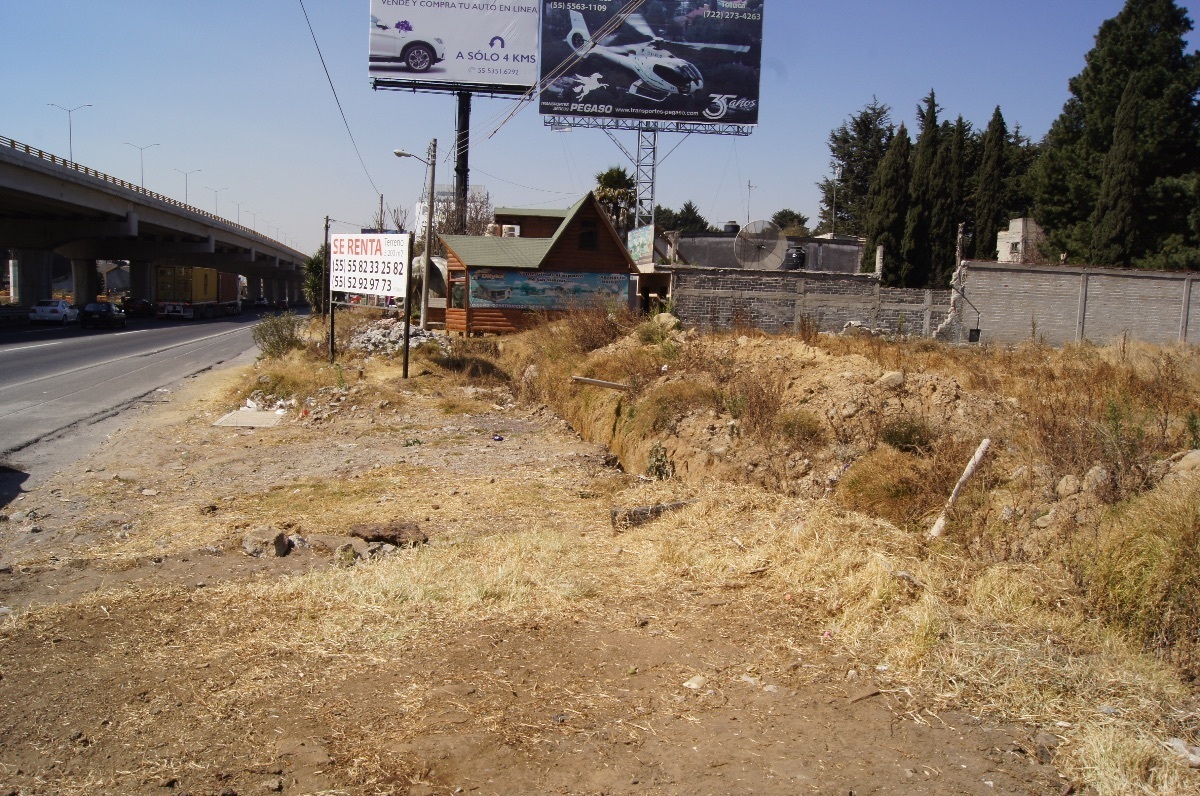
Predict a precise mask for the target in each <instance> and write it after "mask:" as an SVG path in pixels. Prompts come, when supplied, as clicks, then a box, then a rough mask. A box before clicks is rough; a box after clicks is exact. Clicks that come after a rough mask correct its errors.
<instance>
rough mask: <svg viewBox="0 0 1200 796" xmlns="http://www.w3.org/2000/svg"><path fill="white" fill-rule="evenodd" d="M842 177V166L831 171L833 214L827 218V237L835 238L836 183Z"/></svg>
mask: <svg viewBox="0 0 1200 796" xmlns="http://www.w3.org/2000/svg"><path fill="white" fill-rule="evenodd" d="M841 179H842V167H841V166H838V167H837V171H835V172H834V173H833V216H832V217H831V218H830V220H829V238H830V240H837V184H838V181H839V180H841Z"/></svg>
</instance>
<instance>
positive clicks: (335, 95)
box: [300, 0, 380, 196]
mask: <svg viewBox="0 0 1200 796" xmlns="http://www.w3.org/2000/svg"><path fill="white" fill-rule="evenodd" d="M300 10H301V11H303V12H304V21H305V22H307V23H308V32H309V33H310V34H312V40H313V46H314V47H316V48H317V56H318V57H319V58H320V59H321V68H322V69H324V70H325V79H326V80H327V81H329V90H330V91H332V92H333V101H334V102H335V103H337V107H338V113H340V114H341V115H342V123H343V124H344V125H346V135H348V136H350V145H351V146H353V147H354V154H356V155H358V162H359V164H360V165H361V166H362V168H363V173H364V174H366V175H367V182H369V183H371V188H372V189H373V190H374V191H375V195H376V196H379V194H380V191H379V189H378V188H377V187H375V180H373V179H371V172H370V171H368V170H367V164H366V162H365V161H364V160H363V156H362V152H360V151H359V150H358V142H357V141H355V140H354V133H353V132H352V131H351V130H350V121H349V120H348V119H347V118H346V111H345V110H344V109H343V108H342V101H341V99H339V98H338V93H337V89H336V88H334V86H333V78H332V77H330V75H329V67H328V66H326V65H325V55H324V54H323V53H322V52H321V45H320V44H319V43H318V42H317V33H316V31H314V30H313V26H312V20H311V19H309V18H308V9H307V8H305V7H304V0H300Z"/></svg>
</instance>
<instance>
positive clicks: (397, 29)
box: [370, 0, 538, 93]
mask: <svg viewBox="0 0 1200 796" xmlns="http://www.w3.org/2000/svg"><path fill="white" fill-rule="evenodd" d="M537 38H538V5H537V2H536V0H512V2H508V3H493V2H485V3H474V2H451V1H450V0H371V38H370V48H371V49H370V76H371V78H372V79H373V80H375V81H376V82H377V83H379V84H385V85H392V86H397V87H401V86H404V87H408V86H411V87H417V88H431V89H435V90H436V89H438V88H444V89H446V90H453V89H455V88H456V87H460V86H466V87H471V88H478V89H482V90H494V91H497V92H500V93H522V92H524V91H525V90H527V89H528V88H529V87H530V86H532V85H533V84H534V83H536V82H537V74H538V67H537V55H538V53H537Z"/></svg>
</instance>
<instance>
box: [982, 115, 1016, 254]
mask: <svg viewBox="0 0 1200 796" xmlns="http://www.w3.org/2000/svg"><path fill="white" fill-rule="evenodd" d="M1008 147H1009V140H1008V126H1007V125H1006V124H1005V123H1004V115H1003V114H1002V113H1000V106H999V105H997V106H996V110H995V111H994V112H993V113H992V120H991V121H990V122H988V127H987V131H986V132H985V133H984V134H983V160H982V162H981V163H980V164H979V181H978V187H977V188H976V191H975V233H974V243H975V246H974V254H975V257H976V259H980V260H994V259H996V235H997V234H998V233H999V232H1000V231H1001V230H1003V229H1005V228H1006V225H1005V223H1004V222H1005V221H1007V219H1006V218H1005V216H1006V215H1007V212H1006V208H1005V180H1006V178H1007V176H1008V175H1007V155H1008Z"/></svg>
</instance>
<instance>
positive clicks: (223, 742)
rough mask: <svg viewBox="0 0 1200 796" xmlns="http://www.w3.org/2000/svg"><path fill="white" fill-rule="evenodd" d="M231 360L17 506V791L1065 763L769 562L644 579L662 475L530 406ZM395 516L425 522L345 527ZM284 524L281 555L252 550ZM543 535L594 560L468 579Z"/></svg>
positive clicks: (843, 772)
mask: <svg viewBox="0 0 1200 796" xmlns="http://www.w3.org/2000/svg"><path fill="white" fill-rule="evenodd" d="M239 378H243V376H241V375H239V374H238V373H235V372H231V371H221V372H217V373H212V374H206V375H205V376H202V377H200V378H197V379H195V380H192V381H190V382H189V383H188V384H186V385H184V386H182V387H181V388H180V389H178V390H176V391H174V392H171V393H169V394H166V395H165V396H164V397H165V400H164V402H163V403H161V404H159V405H146V406H141V407H138V408H135V409H132V410H130V414H129V415H128V419H127V422H126V423H124V425H123V428H122V429H121V430H120V431H119V432H118V433H115V434H113V435H112V436H111V438H110V439H108V440H107V441H106V442H105V443H104V445H103V446H101V448H100V449H99V450H98V451H97V452H96V453H95V454H94V455H92V456H91V457H89V458H88V459H86V460H84V461H81V462H79V463H78V464H77V465H74V466H73V467H71V468H70V469H68V470H67V471H64V472H62V473H60V474H59V475H58V476H57V477H55V478H54V479H52V480H51V482H49V483H47V484H45V485H43V486H41V487H39V488H37V489H36V491H34V492H31V493H27V494H25V495H23V496H21V499H19V500H16V501H14V502H13V503H11V504H10V505H9V506H7V507H3V508H0V514H3V515H4V516H5V521H4V522H0V606H3V607H4V608H7V609H9V610H8V611H7V612H4V613H5V614H6V615H5V616H0V796H10V795H12V794H21V795H22V796H28V795H29V794H82V793H88V794H98V793H105V794H176V795H177V796H178V794H192V796H200V795H201V794H214V795H216V794H220V795H221V796H232V795H233V794H246V795H248V794H265V793H272V792H275V793H284V794H377V793H388V794H409V795H410V796H418V795H421V794H457V793H467V794H480V795H481V796H482V795H483V794H518V793H537V794H612V795H614V796H615V795H616V794H696V795H697V796H698V795H699V794H789V795H791V794H806V793H812V794H828V795H829V796H832V795H833V794H840V795H841V796H847V794H850V795H857V796H865V794H899V793H904V794H914V793H930V794H999V793H1021V794H1059V793H1064V792H1072V786H1071V784H1070V783H1068V782H1066V780H1064V779H1063V778H1061V777H1060V776H1059V774H1058V772H1057V771H1056V769H1055V767H1054V765H1053V757H1054V754H1055V747H1056V745H1057V743H1058V740H1057V739H1056V738H1055V737H1054V736H1053V734H1052V733H1050V732H1047V731H1046V729H1045V728H1034V727H1025V726H1014V725H1010V724H1005V723H1000V722H997V721H996V720H995V719H993V718H989V717H988V716H971V715H965V714H962V713H952V712H938V711H937V710H935V709H933V708H932V707H930V706H931V705H933V704H934V703H935V700H934V699H932V695H929V694H924V693H921V692H920V690H919V689H916V688H915V687H913V686H910V685H906V684H904V683H898V682H895V681H894V680H893V679H892V678H890V677H888V676H886V672H884V671H883V670H882V669H877V665H876V662H872V661H861V660H856V659H854V658H853V657H848V656H847V655H845V654H844V653H843V652H841V651H839V649H838V647H837V646H836V645H835V644H832V643H829V641H828V639H827V638H826V637H825V636H824V635H823V633H822V625H821V624H820V623H819V622H818V621H817V619H816V617H814V616H813V615H812V613H811V611H810V608H809V606H810V603H809V601H807V600H804V599H796V600H794V601H793V600H791V599H790V595H789V596H788V598H789V599H787V600H782V601H781V600H774V599H767V598H766V597H765V592H762V591H760V590H758V589H756V588H755V587H754V585H753V579H752V575H753V573H750V574H745V573H743V575H742V576H740V577H739V578H737V579H734V580H731V581H730V582H728V583H725V584H724V586H723V587H722V588H713V587H711V586H710V585H708V583H707V582H705V583H703V584H700V585H697V584H696V583H695V582H693V581H691V580H689V579H687V578H685V577H679V578H675V579H673V580H671V579H667V580H662V581H653V582H650V581H644V580H638V579H637V577H635V574H636V573H635V572H634V570H635V569H636V567H635V566H634V562H635V560H636V556H637V555H638V551H639V550H640V549H641V548H640V545H642V544H643V543H644V541H645V539H646V538H647V537H645V536H642V535H639V534H649V533H652V532H653V530H652V529H653V526H654V523H651V524H650V525H649V526H645V529H646V530H643V529H637V530H631V531H630V532H628V533H626V534H622V535H617V534H615V533H614V532H613V530H612V528H611V526H610V524H609V510H610V508H611V507H612V506H615V505H637V504H638V503H640V502H645V499H646V496H647V493H644V492H643V491H640V490H644V489H646V487H645V486H644V485H643V484H641V483H640V482H639V481H638V479H637V478H635V477H631V476H628V475H626V474H623V473H621V472H619V470H617V469H616V468H614V467H613V466H612V464H611V460H610V457H608V456H607V452H606V451H604V450H602V449H600V448H597V447H596V446H593V445H590V444H587V443H585V442H583V441H582V440H581V439H580V438H579V437H578V436H577V435H576V434H574V433H573V432H572V431H571V429H570V428H569V427H567V426H566V424H565V423H563V422H562V421H561V420H559V419H557V418H555V417H554V416H553V415H551V414H550V413H548V412H546V411H545V410H530V409H527V408H524V407H518V406H515V405H514V404H512V403H511V402H510V401H509V400H508V399H507V396H506V395H505V394H504V392H503V391H502V390H493V391H483V392H481V391H478V390H474V389H471V388H465V389H464V388H461V387H451V386H445V387H440V386H438V385H432V386H429V385H427V384H426V386H424V387H423V388H421V389H415V388H414V389H413V390H407V389H404V390H402V391H400V392H399V393H397V397H396V399H395V400H380V399H379V398H378V396H377V395H376V394H374V393H370V394H368V391H365V390H364V391H362V392H356V388H355V387H353V386H351V387H347V388H345V389H343V390H340V391H339V392H338V395H337V396H335V397H334V398H332V399H331V400H330V401H329V402H328V403H327V404H323V405H322V407H320V409H319V411H317V410H314V411H313V412H312V413H311V414H310V415H308V416H301V415H300V414H299V410H298V409H296V408H293V409H292V410H290V412H289V414H288V416H287V417H286V418H285V419H284V421H283V422H282V423H281V424H280V425H279V426H277V427H275V428H270V429H242V428H229V427H223V426H214V425H213V424H214V422H215V421H216V420H217V419H218V418H219V417H220V416H222V415H223V414H224V413H225V412H226V411H228V410H229V409H230V408H231V404H230V403H229V394H230V393H229V391H230V385H231V384H232V383H234V381H235V380H237V379H239ZM422 378H426V379H427V378H429V377H422ZM416 381H418V382H421V379H417V380H416ZM422 383H424V382H422ZM335 410H336V411H335ZM682 497H689V495H682ZM391 520H403V521H410V522H416V523H417V524H418V525H419V527H420V530H421V531H422V532H423V533H425V534H427V535H428V537H429V543H428V544H426V545H422V546H421V547H420V548H419V549H412V550H407V549H399V550H389V549H386V548H385V549H382V550H380V549H378V548H374V549H368V545H367V543H366V542H365V541H363V540H361V539H352V538H351V537H350V536H349V528H350V526H351V525H352V524H354V523H363V522H388V521H391ZM276 532H282V533H284V534H286V535H290V536H291V537H292V544H293V549H292V550H291V551H290V552H289V553H288V554H287V555H285V556H272V555H261V556H254V555H250V554H248V552H247V550H246V546H245V543H246V542H247V540H248V538H258V537H263V538H266V537H269V536H271V535H272V534H274V533H276ZM530 536H537V537H538V538H547V539H552V540H554V542H553V545H551V546H550V547H551V550H550V552H549V553H544V555H547V556H549V557H550V559H551V560H550V564H551V567H553V563H554V562H553V557H554V556H560V557H561V561H562V562H563V570H564V573H565V572H566V571H567V564H568V562H577V561H580V560H583V561H589V562H596V563H595V565H594V567H592V569H591V570H590V571H591V573H592V575H591V577H588V576H587V575H586V574H585V575H583V576H579V575H574V574H573V575H571V578H572V580H571V582H570V583H567V584H554V588H555V589H557V590H558V591H556V592H555V598H554V599H549V598H536V599H532V600H530V601H525V602H522V601H521V600H519V599H516V598H514V596H513V595H521V594H525V593H526V592H528V591H532V590H534V586H533V585H531V584H529V583H527V582H525V581H528V580H529V576H527V575H526V576H523V575H522V573H521V572H520V571H517V570H511V569H507V568H506V564H505V562H504V561H503V560H502V559H496V560H488V561H483V562H482V563H481V562H479V561H478V560H476V561H475V562H474V563H472V564H470V565H469V566H473V567H477V568H478V569H480V570H487V572H486V573H485V574H486V578H484V579H483V581H482V582H483V583H484V584H485V585H484V586H480V587H475V588H474V591H473V592H472V593H471V594H470V595H468V596H454V595H455V594H457V592H455V591H454V590H456V589H460V588H462V587H460V586H457V585H455V578H457V577H458V576H459V574H460V570H461V569H463V568H465V567H467V566H468V564H467V563H466V562H467V560H468V559H467V558H466V557H465V555H466V554H465V553H460V552H459V551H464V550H471V549H473V548H472V547H471V546H472V545H473V544H476V543H477V542H478V541H479V540H483V539H491V540H497V543H498V541H499V540H500V539H503V540H505V541H504V543H505V544H509V545H512V546H513V547H512V548H511V549H513V550H516V551H518V553H517V555H532V554H531V553H529V552H528V551H527V550H524V549H523V548H522V547H521V545H523V544H524V542H523V539H524V538H526V537H530ZM346 544H352V545H354V546H355V549H356V551H357V553H358V555H359V556H360V558H359V559H358V560H357V562H356V563H354V564H353V566H350V567H343V566H339V563H338V562H339V560H341V561H343V562H345V556H346V555H347V552H346V550H345V549H343V550H342V552H341V553H340V554H335V551H337V550H338V549H339V548H341V547H342V546H343V545H346ZM555 545H557V547H555ZM460 554H461V555H463V556H464V557H463V558H461V559H455V558H454V556H455V555H460ZM539 555H543V553H539ZM428 567H440V568H436V569H434V570H431V571H432V572H433V574H432V575H430V576H429V577H428V578H427V580H426V581H423V582H424V583H425V586H424V587H423V588H424V589H425V591H424V592H421V593H416V592H414V591H412V590H411V589H410V590H409V591H402V590H399V589H398V588H396V587H394V586H393V585H391V584H392V583H393V581H392V580H391V578H398V577H400V576H401V575H408V574H411V573H412V572H416V571H417V570H420V571H425V568H428ZM571 571H572V572H575V570H574V569H572V570H571ZM586 571H587V570H586V568H585V572H586ZM563 577H564V578H566V577H567V576H566V575H565V574H564V576H563ZM523 578H524V580H523ZM488 584H490V585H488ZM439 589H441V590H444V593H443V592H441V591H439ZM452 592H453V593H452ZM463 606H470V607H467V608H464V607H463Z"/></svg>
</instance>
